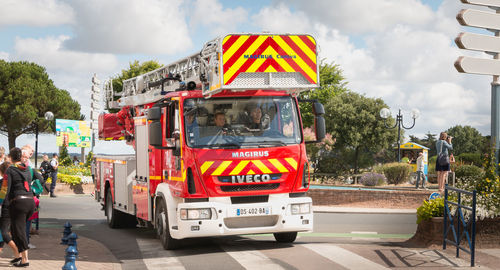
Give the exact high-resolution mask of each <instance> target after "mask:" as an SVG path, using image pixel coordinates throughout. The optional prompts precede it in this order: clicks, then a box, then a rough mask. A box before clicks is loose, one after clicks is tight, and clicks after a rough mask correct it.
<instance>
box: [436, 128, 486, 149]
mask: <svg viewBox="0 0 500 270" xmlns="http://www.w3.org/2000/svg"><path fill="white" fill-rule="evenodd" d="M446 133H448V135H449V136H452V137H453V141H452V142H453V154H454V155H460V154H462V153H480V152H481V148H482V145H483V144H484V140H485V139H484V137H483V136H482V135H481V133H479V131H478V130H477V129H475V128H473V127H471V126H461V125H456V126H454V127H451V128H449V129H448V130H447V131H446Z"/></svg>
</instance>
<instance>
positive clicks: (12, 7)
mask: <svg viewBox="0 0 500 270" xmlns="http://www.w3.org/2000/svg"><path fill="white" fill-rule="evenodd" d="M73 18H74V13H73V9H72V8H71V7H70V6H68V5H67V4H66V3H63V2H61V1H58V0H4V1H2V3H1V8H0V26H7V25H28V26H37V27H43V26H51V25H60V24H69V23H72V22H73Z"/></svg>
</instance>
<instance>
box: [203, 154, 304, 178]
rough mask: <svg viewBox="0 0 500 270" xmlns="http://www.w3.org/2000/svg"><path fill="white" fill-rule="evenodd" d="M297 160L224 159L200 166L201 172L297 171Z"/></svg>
mask: <svg viewBox="0 0 500 270" xmlns="http://www.w3.org/2000/svg"><path fill="white" fill-rule="evenodd" d="M297 166H298V164H297V161H296V160H295V159H294V158H270V159H258V160H255V159H254V160H224V161H205V162H203V164H202V165H201V167H200V170H201V174H203V175H205V174H209V175H212V176H220V175H225V176H226V175H247V174H269V173H288V172H295V171H297Z"/></svg>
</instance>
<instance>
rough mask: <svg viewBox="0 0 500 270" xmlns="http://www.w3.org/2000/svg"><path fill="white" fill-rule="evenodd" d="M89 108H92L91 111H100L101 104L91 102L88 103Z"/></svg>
mask: <svg viewBox="0 0 500 270" xmlns="http://www.w3.org/2000/svg"><path fill="white" fill-rule="evenodd" d="M90 108H92V109H93V110H100V109H101V104H99V103H98V102H92V103H90Z"/></svg>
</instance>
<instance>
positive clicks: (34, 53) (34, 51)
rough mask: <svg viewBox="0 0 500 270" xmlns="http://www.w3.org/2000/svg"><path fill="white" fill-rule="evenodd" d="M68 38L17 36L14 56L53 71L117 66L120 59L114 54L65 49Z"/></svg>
mask: <svg viewBox="0 0 500 270" xmlns="http://www.w3.org/2000/svg"><path fill="white" fill-rule="evenodd" d="M68 39H69V37H68V36H62V35H61V36H58V37H47V38H42V39H33V38H26V39H23V38H16V41H15V52H16V54H15V55H14V56H13V57H15V58H16V59H19V60H25V61H31V62H35V63H37V64H39V65H42V66H44V67H46V68H47V69H49V70H52V71H64V72H71V71H72V72H76V73H78V72H104V71H109V70H113V69H115V68H116V67H117V65H118V61H117V59H116V57H115V56H114V55H111V54H102V53H101V54H99V53H97V54H92V53H83V52H77V51H70V50H66V49H64V48H63V47H62V44H63V42H64V41H66V40H68ZM75 75H77V74H75Z"/></svg>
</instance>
